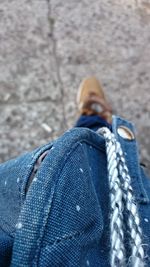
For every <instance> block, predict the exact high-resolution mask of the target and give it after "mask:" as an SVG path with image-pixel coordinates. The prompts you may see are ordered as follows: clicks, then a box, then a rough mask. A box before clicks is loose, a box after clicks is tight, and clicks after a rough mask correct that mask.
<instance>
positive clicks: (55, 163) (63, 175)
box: [0, 117, 150, 267]
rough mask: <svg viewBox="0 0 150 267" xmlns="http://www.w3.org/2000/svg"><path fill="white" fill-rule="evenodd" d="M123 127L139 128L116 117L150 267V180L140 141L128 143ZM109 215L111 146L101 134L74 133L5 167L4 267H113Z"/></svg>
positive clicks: (0, 237) (1, 195)
mask: <svg viewBox="0 0 150 267" xmlns="http://www.w3.org/2000/svg"><path fill="white" fill-rule="evenodd" d="M120 125H121V126H122V125H124V126H126V127H128V128H130V129H131V130H132V131H133V132H134V127H133V125H132V124H131V123H130V122H127V121H125V120H123V119H121V118H119V117H113V123H112V131H113V132H114V134H115V135H116V138H117V139H118V140H119V141H120V143H121V145H122V148H123V150H124V153H125V157H126V161H127V165H128V168H129V171H130V175H131V178H132V186H133V189H134V195H135V198H136V201H137V203H138V204H137V205H138V208H139V213H140V218H141V227H142V230H143V243H144V244H145V246H144V249H145V252H146V255H147V257H146V259H145V261H146V264H147V266H150V258H149V257H150V223H149V221H150V180H149V178H148V177H146V175H145V173H144V171H143V169H141V167H140V165H139V159H138V150H137V142H136V140H132V141H129V140H127V139H123V138H121V137H120V136H119V135H118V132H117V129H118V127H119V126H120ZM78 126H79V124H78ZM45 151H48V152H47V153H46V156H45V157H44V158H43V161H41V162H40V166H39V165H38V170H37V171H36V172H35V173H34V172H33V171H34V169H35V166H36V164H37V162H38V159H39V158H40V157H41V155H42V154H43V153H44V152H45ZM33 173H34V175H33ZM31 177H32V179H31ZM109 210H110V206H109V186H108V177H107V161H106V152H105V141H104V139H103V138H102V137H101V136H99V135H98V134H97V133H95V132H94V131H93V130H90V129H88V128H83V127H78V128H74V129H71V130H69V131H67V132H66V133H65V134H64V135H62V136H61V137H60V138H58V139H57V140H56V141H54V142H53V143H50V144H48V145H46V146H43V147H40V148H38V149H37V150H35V151H33V152H31V153H26V154H24V155H22V156H21V157H19V158H17V159H14V160H11V161H8V162H6V163H4V164H1V165H0V229H1V230H0V266H5V267H7V266H11V267H27V266H33V267H34V266H39V267H48V266H53V267H56V266H57V267H58V266H60V267H71V266H74V267H77V266H78V267H79V266H80V267H86V266H93V267H103V266H106V267H110V264H109V248H110V233H109V223H110V222H109ZM7 255H8V258H7Z"/></svg>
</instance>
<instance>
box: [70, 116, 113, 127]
mask: <svg viewBox="0 0 150 267" xmlns="http://www.w3.org/2000/svg"><path fill="white" fill-rule="evenodd" d="M75 127H86V128H89V129H91V130H93V131H97V130H98V129H99V128H101V127H107V128H109V129H110V130H111V124H110V123H108V122H107V121H106V120H104V119H103V118H101V117H100V116H98V115H81V116H80V117H79V119H78V120H77V122H76V124H75Z"/></svg>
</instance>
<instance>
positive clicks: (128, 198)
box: [97, 127, 145, 267]
mask: <svg viewBox="0 0 150 267" xmlns="http://www.w3.org/2000/svg"><path fill="white" fill-rule="evenodd" d="M97 133H98V134H100V135H102V136H103V137H104V138H105V141H106V153H107V168H108V177H109V187H110V206H111V210H110V241H111V267H125V266H129V265H127V259H126V250H125V246H124V233H125V230H126V231H127V230H128V232H129V235H130V236H129V238H130V249H131V256H130V258H129V259H128V264H130V266H132V267H144V266H145V264H144V250H143V247H142V230H141V227H140V219H139V214H138V209H137V206H136V204H135V199H134V196H133V189H132V186H131V177H130V175H129V170H128V167H127V165H126V162H125V158H124V155H123V151H122V148H121V145H120V143H119V142H118V141H117V140H116V138H115V135H114V134H113V133H112V132H111V131H110V130H109V129H108V128H106V127H103V128H100V129H99V130H98V131H97ZM125 209H126V212H127V214H128V221H127V224H128V229H125V223H124V220H123V215H124V210H125ZM129 261H130V262H129Z"/></svg>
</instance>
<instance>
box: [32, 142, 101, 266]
mask: <svg viewBox="0 0 150 267" xmlns="http://www.w3.org/2000/svg"><path fill="white" fill-rule="evenodd" d="M81 142H85V143H87V144H89V145H91V144H92V145H93V142H89V141H87V140H86V139H81V140H80V141H78V142H77V143H75V145H74V146H73V147H71V149H70V151H69V152H68V153H67V155H66V157H65V158H64V164H63V165H62V167H61V169H60V170H59V173H56V174H55V177H56V176H57V182H56V184H55V188H54V192H53V193H54V194H55V193H56V191H57V185H58V181H59V178H60V175H61V172H62V171H63V168H64V167H65V165H66V163H67V161H68V159H69V157H70V155H71V154H72V153H73V152H74V150H75V149H76V148H77V147H78V146H80V145H81ZM94 146H95V147H96V148H97V149H98V150H100V151H101V150H103V149H101V147H98V146H96V145H95V144H94ZM103 151H104V150H103ZM54 194H53V197H52V199H53V198H54ZM46 201H47V202H49V199H48V200H46ZM51 204H52V200H51ZM49 208H50V207H49ZM49 214H50V210H49V213H48V214H46V216H45V217H47V218H46V221H45V223H44V224H42V225H43V227H42V228H43V229H41V233H40V235H39V238H38V242H39V244H37V249H36V252H35V256H34V258H33V261H32V263H34V260H35V258H36V256H37V260H36V263H37V266H38V262H39V258H40V253H41V247H42V246H41V243H42V242H43V238H44V234H45V233H44V232H45V227H46V225H47V222H48V217H49ZM45 217H44V216H43V221H44V220H45ZM40 240H41V241H40Z"/></svg>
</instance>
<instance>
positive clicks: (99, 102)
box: [77, 77, 112, 123]
mask: <svg viewBox="0 0 150 267" xmlns="http://www.w3.org/2000/svg"><path fill="white" fill-rule="evenodd" d="M77 104H78V108H79V112H80V114H82V115H99V116H100V117H102V118H103V119H105V120H106V121H107V122H109V123H111V122H112V108H111V106H110V105H109V104H108V102H107V100H106V98H105V94H104V91H103V89H102V87H101V84H100V83H99V81H98V80H97V79H96V78H95V77H91V78H87V79H85V80H83V82H82V83H81V85H80V87H79V90H78V94H77Z"/></svg>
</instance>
